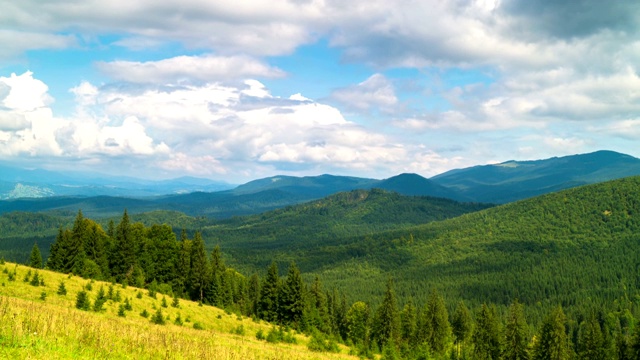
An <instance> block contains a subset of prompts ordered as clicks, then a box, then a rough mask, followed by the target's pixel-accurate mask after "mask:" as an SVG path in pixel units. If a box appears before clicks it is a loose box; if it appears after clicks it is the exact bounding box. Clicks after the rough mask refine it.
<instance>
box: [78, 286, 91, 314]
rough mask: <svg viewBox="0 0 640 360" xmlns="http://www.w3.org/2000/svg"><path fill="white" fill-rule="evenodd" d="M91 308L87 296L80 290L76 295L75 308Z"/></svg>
mask: <svg viewBox="0 0 640 360" xmlns="http://www.w3.org/2000/svg"><path fill="white" fill-rule="evenodd" d="M90 307H91V301H89V295H88V294H87V292H86V291H84V290H80V291H79V292H78V294H77V295H76V308H78V309H80V310H89V308H90Z"/></svg>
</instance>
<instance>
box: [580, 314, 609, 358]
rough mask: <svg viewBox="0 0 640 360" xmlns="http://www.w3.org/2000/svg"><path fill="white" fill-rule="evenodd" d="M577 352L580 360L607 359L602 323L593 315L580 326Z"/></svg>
mask: <svg viewBox="0 0 640 360" xmlns="http://www.w3.org/2000/svg"><path fill="white" fill-rule="evenodd" d="M576 352H577V354H578V356H579V357H580V359H584V360H601V359H605V358H606V347H605V339H604V335H603V333H602V329H601V328H600V323H599V322H598V319H597V318H596V316H595V314H593V313H592V314H590V316H589V317H588V318H587V319H585V320H584V321H583V322H582V323H581V324H580V329H579V333H578V344H577V351H576Z"/></svg>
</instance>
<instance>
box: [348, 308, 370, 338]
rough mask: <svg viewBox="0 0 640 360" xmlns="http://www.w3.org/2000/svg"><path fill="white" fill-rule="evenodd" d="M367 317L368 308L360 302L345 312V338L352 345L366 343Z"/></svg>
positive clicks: (367, 333) (368, 313) (367, 332)
mask: <svg viewBox="0 0 640 360" xmlns="http://www.w3.org/2000/svg"><path fill="white" fill-rule="evenodd" d="M369 317H370V310H369V306H368V305H367V304H365V303H364V302H362V301H358V302H355V303H354V304H353V305H351V307H350V308H349V311H347V316H346V318H347V329H348V330H347V338H348V339H349V340H351V341H352V342H353V343H354V344H356V345H358V344H362V345H366V344H367V343H368V337H369Z"/></svg>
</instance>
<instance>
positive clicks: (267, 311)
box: [258, 262, 280, 322]
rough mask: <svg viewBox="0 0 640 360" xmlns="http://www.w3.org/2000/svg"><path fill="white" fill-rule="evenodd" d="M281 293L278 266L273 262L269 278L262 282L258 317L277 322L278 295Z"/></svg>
mask: <svg viewBox="0 0 640 360" xmlns="http://www.w3.org/2000/svg"><path fill="white" fill-rule="evenodd" d="M279 292H280V277H279V276H278V265H277V264H276V263H275V262H272V263H271V265H270V266H269V270H268V271H267V277H266V278H265V279H264V281H263V282H262V286H261V289H260V301H259V302H258V315H259V317H260V318H261V319H263V320H266V321H270V322H276V321H277V320H278V294H279Z"/></svg>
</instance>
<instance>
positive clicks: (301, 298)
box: [278, 262, 305, 327]
mask: <svg viewBox="0 0 640 360" xmlns="http://www.w3.org/2000/svg"><path fill="white" fill-rule="evenodd" d="M278 301H279V303H278V312H279V319H280V321H282V322H283V323H284V324H291V325H294V326H295V327H298V326H299V325H300V321H301V320H302V315H303V312H304V309H305V285H304V283H303V281H302V276H301V275H300V270H298V267H297V266H296V264H295V263H294V262H292V263H291V265H290V266H289V271H288V273H287V278H286V279H285V281H284V283H283V284H282V287H281V288H280V294H279V298H278Z"/></svg>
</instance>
